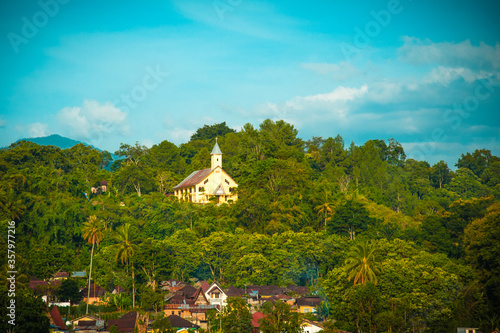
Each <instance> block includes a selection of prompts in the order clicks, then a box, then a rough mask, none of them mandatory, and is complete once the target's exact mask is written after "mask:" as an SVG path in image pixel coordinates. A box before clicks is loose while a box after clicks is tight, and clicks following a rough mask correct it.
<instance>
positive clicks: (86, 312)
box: [85, 240, 95, 314]
mask: <svg viewBox="0 0 500 333" xmlns="http://www.w3.org/2000/svg"><path fill="white" fill-rule="evenodd" d="M94 245H95V240H94V241H93V242H92V252H91V253H90V271H89V289H88V292H87V310H86V311H85V314H89V299H90V281H91V279H92V260H93V259H94ZM94 296H95V293H94Z"/></svg>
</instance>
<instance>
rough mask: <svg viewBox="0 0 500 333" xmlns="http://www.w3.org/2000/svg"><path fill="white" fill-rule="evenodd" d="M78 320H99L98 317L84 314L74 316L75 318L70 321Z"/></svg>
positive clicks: (75, 321)
mask: <svg viewBox="0 0 500 333" xmlns="http://www.w3.org/2000/svg"><path fill="white" fill-rule="evenodd" d="M85 318H87V319H85ZM80 320H82V321H88V320H94V321H97V320H99V318H97V317H94V316H90V315H85V316H81V317H78V318H76V319H73V320H71V322H72V323H77V322H78V321H80Z"/></svg>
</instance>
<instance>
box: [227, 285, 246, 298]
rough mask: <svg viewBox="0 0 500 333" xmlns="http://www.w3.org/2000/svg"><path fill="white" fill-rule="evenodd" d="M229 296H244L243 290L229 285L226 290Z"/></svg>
mask: <svg viewBox="0 0 500 333" xmlns="http://www.w3.org/2000/svg"><path fill="white" fill-rule="evenodd" d="M224 292H225V293H226V295H227V296H228V297H235V296H242V295H243V292H242V291H241V289H240V288H236V287H235V286H229V288H227V289H226V290H224Z"/></svg>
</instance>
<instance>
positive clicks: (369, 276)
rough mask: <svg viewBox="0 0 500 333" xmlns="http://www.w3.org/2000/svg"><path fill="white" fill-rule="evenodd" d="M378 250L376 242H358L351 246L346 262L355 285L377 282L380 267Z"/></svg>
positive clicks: (350, 277)
mask: <svg viewBox="0 0 500 333" xmlns="http://www.w3.org/2000/svg"><path fill="white" fill-rule="evenodd" d="M376 252H377V248H376V246H375V245H374V243H371V244H369V243H367V242H366V243H358V244H356V245H354V246H353V247H352V248H351V250H350V251H349V253H348V257H347V259H346V260H345V264H346V269H347V271H348V272H349V280H351V279H354V285H357V284H363V285H364V284H366V283H367V282H374V283H376V282H377V274H379V273H380V268H379V262H378V260H377V257H376Z"/></svg>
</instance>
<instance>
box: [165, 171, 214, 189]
mask: <svg viewBox="0 0 500 333" xmlns="http://www.w3.org/2000/svg"><path fill="white" fill-rule="evenodd" d="M210 172H212V169H210V168H209V169H203V170H197V171H193V172H192V173H191V174H190V175H189V176H187V177H186V179H184V180H183V181H182V182H180V183H179V185H177V186H176V187H174V188H182V187H188V186H194V185H196V184H198V183H199V182H201V181H202V180H203V179H204V178H205V177H206V176H208V175H209V174H210Z"/></svg>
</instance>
